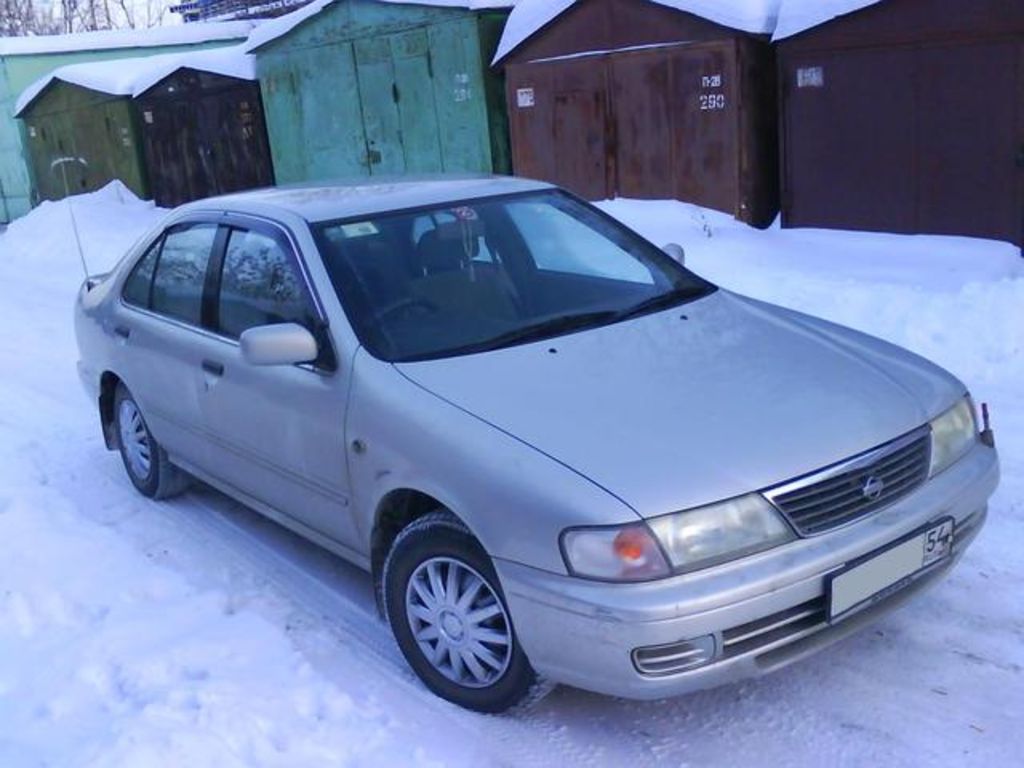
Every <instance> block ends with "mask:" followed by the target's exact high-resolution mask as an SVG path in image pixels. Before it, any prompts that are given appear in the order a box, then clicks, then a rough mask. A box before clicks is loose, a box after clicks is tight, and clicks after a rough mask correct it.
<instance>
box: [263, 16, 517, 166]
mask: <svg viewBox="0 0 1024 768" xmlns="http://www.w3.org/2000/svg"><path fill="white" fill-rule="evenodd" d="M511 4H512V3H511V2H508V3H502V2H500V0H482V1H481V2H474V1H473V0H466V2H464V3H462V4H461V5H462V6H463V7H455V6H458V5H459V4H458V3H452V2H450V0H449V2H445V3H441V2H440V0H439V2H438V4H437V5H433V4H431V3H429V2H415V0H412V1H410V2H408V3H394V2H374V1H373V0H317V1H316V2H314V3H312V4H311V5H308V6H306V7H305V8H303V9H301V10H299V11H296V12H294V13H290V14H288V15H287V16H283V17H280V18H278V19H274V20H272V21H269V22H266V23H264V24H262V25H261V26H260V27H259V28H258V29H256V30H255V31H254V32H253V34H252V35H251V36H250V38H249V42H248V44H247V46H246V50H248V51H249V52H251V53H254V54H255V56H256V72H257V76H258V78H259V81H260V86H261V90H262V94H263V104H264V112H265V114H266V120H267V131H268V133H269V137H270V146H271V153H272V156H273V161H274V172H275V175H276V178H277V181H278V182H279V183H284V182H295V181H309V180H315V179H327V178H336V177H346V176H347V177H353V176H368V175H378V174H380V175H389V174H403V173H431V172H441V171H463V172H508V171H509V169H510V167H511V162H510V158H509V148H508V120H507V116H506V111H505V98H504V82H503V80H502V78H501V76H500V75H499V74H497V73H493V72H491V71H490V70H489V68H488V64H489V62H490V60H491V57H492V56H493V54H494V51H495V49H496V47H497V43H498V39H499V38H500V36H501V31H502V28H503V25H504V22H505V20H506V18H507V16H508V12H507V10H506V9H505V8H496V7H495V6H504V5H508V6H511Z"/></svg>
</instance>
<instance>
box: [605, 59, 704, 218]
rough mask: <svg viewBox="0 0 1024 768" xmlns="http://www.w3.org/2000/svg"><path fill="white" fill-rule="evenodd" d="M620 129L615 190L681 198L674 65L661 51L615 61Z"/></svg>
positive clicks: (626, 194) (617, 130)
mask: <svg viewBox="0 0 1024 768" xmlns="http://www.w3.org/2000/svg"><path fill="white" fill-rule="evenodd" d="M609 63H610V65H611V72H612V88H613V103H614V118H613V122H614V125H615V144H614V152H615V169H616V184H615V191H616V193H617V194H619V195H621V196H623V197H637V198H648V199H666V198H671V197H673V196H674V194H675V188H674V187H675V185H674V183H673V182H674V179H675V177H676V176H677V175H678V174H680V173H681V172H682V169H681V168H680V167H679V165H678V163H674V162H673V159H674V158H673V149H674V147H673V141H672V133H673V131H672V129H673V114H672V113H673V108H674V107H677V106H679V105H680V102H683V101H685V98H684V99H678V98H673V96H674V95H678V93H679V92H678V91H677V92H676V93H675V94H674V93H673V88H672V83H671V77H670V74H671V67H672V64H673V63H674V62H672V61H670V60H669V58H668V57H667V56H665V55H664V54H660V53H654V54H652V53H636V54H632V55H630V54H625V55H621V56H612V57H610V59H609Z"/></svg>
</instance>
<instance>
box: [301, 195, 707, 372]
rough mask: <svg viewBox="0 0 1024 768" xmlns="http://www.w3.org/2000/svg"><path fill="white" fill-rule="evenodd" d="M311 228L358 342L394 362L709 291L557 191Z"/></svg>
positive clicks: (614, 316) (522, 338)
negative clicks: (358, 339)
mask: <svg viewBox="0 0 1024 768" xmlns="http://www.w3.org/2000/svg"><path fill="white" fill-rule="evenodd" d="M314 235H315V237H316V239H317V243H318V245H319V248H320V252H321V255H322V256H323V260H324V264H325V266H326V268H327V271H328V274H329V275H330V278H331V281H332V283H333V285H334V289H335V291H337V293H338V296H339V298H340V299H341V302H342V304H343V305H344V307H345V311H346V313H347V314H348V316H349V319H350V321H351V322H352V324H353V326H354V328H355V331H356V333H357V334H358V335H359V337H360V340H361V341H362V343H363V344H364V345H365V346H366V347H367V348H368V349H369V351H370V352H371V353H372V354H373V355H374V356H376V357H378V358H380V359H383V360H388V361H392V362H407V361H412V360H428V359H433V358H439V357H451V356H453V355H460V354H470V353H473V352H483V351H487V350H491V349H499V348H501V347H506V346H511V345H514V344H522V343H526V342H528V341H536V340H538V339H543V338H549V337H552V336H558V335H561V334H565V333H571V332H575V331H578V330H582V329H584V328H589V327H594V326H597V325H605V324H608V323H613V322H621V321H623V320H626V319H628V318H630V317H634V316H636V315H638V314H643V313H645V312H653V311H656V310H659V309H664V308H666V307H669V306H673V305H676V304H680V303H683V302H686V301H691V300H693V299H696V298H699V297H701V296H704V295H706V294H708V293H710V292H711V291H713V290H714V286H712V285H711V284H710V283H708V282H706V281H704V280H702V279H701V278H699V277H697V276H696V275H694V274H692V273H691V272H689V271H687V270H686V269H684V268H683V267H682V266H680V265H679V264H677V263H676V262H675V261H673V260H672V259H671V258H669V257H668V256H666V255H665V254H664V253H662V252H661V251H660V250H659V249H658V248H655V247H654V246H653V245H651V244H650V243H648V242H647V241H646V240H644V239H642V238H640V237H639V236H637V235H636V234H634V233H632V232H630V231H629V230H628V229H626V228H625V227H623V226H621V225H620V224H618V223H617V222H615V221H614V220H613V219H611V218H610V217H608V216H606V215H605V214H603V213H601V212H600V211H597V210H596V209H594V208H592V207H590V206H588V205H585V204H583V203H580V202H578V201H576V200H575V199H574V198H572V197H570V196H568V195H566V194H564V193H562V192H559V191H556V190H551V191H544V192H535V193H527V194H519V195H508V196H502V197H492V198H483V199H477V200H472V201H469V202H466V203H457V204H447V205H444V206H441V207H436V208H430V209H421V210H415V211H404V212H400V213H389V214H380V215H375V216H371V217H366V218H360V219H357V220H346V221H338V222H329V223H325V224H318V225H315V226H314Z"/></svg>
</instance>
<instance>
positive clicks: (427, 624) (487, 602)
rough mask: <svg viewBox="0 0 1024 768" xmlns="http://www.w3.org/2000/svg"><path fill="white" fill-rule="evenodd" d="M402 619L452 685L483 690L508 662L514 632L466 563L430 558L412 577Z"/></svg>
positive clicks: (487, 587) (490, 592)
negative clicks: (405, 619)
mask: <svg viewBox="0 0 1024 768" xmlns="http://www.w3.org/2000/svg"><path fill="white" fill-rule="evenodd" d="M405 614H406V616H407V618H408V619H409V627H410V629H412V634H413V637H414V638H415V639H416V642H417V644H418V645H419V647H420V650H421V651H422V652H423V656H424V658H426V660H427V661H429V662H430V664H431V665H432V666H433V667H434V669H436V670H437V671H438V672H440V673H441V674H442V675H444V676H445V677H446V678H448V679H449V680H451V681H452V682H455V683H458V684H459V685H464V686H466V687H467V688H485V687H487V686H488V685H491V684H492V683H494V682H495V681H496V680H498V679H499V678H500V677H501V676H502V675H503V674H505V670H506V669H508V665H509V662H510V661H511V659H512V630H511V626H510V624H509V620H508V616H507V615H506V614H505V608H504V607H503V606H502V604H501V601H500V600H499V599H498V596H497V594H495V592H494V590H493V589H491V585H490V584H488V583H487V581H486V580H485V579H484V578H483V577H482V576H481V575H480V574H479V573H477V572H476V571H475V570H473V569H472V568H470V567H469V566H468V565H466V564H465V563H462V562H459V561H458V560H453V559H451V558H449V557H433V558H431V559H429V560H426V561H424V562H422V563H420V565H419V567H418V568H416V570H415V571H413V574H412V576H411V577H410V579H409V584H408V586H407V587H406V590H405Z"/></svg>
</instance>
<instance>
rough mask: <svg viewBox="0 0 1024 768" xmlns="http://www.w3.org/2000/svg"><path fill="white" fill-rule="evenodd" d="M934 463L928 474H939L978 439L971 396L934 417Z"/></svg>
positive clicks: (932, 423) (930, 475)
mask: <svg viewBox="0 0 1024 768" xmlns="http://www.w3.org/2000/svg"><path fill="white" fill-rule="evenodd" d="M931 427H932V463H931V467H930V468H929V470H928V476H929V477H932V476H933V475H937V474H938V473H939V472H941V471H942V470H944V469H946V468H947V467H948V466H950V465H951V464H952V463H953V462H955V461H956V460H957V459H959V458H960V457H961V456H963V455H964V454H965V453H967V451H969V450H970V449H971V446H972V445H973V444H974V442H975V441H976V440H977V439H978V425H977V423H976V422H975V420H974V403H973V402H971V398H970V397H964V398H961V399H960V401H959V402H958V403H957V404H956V405H954V406H953V407H952V408H950V409H949V410H948V411H946V412H945V413H943V414H942V415H941V416H937V417H936V418H934V419H932V422H931Z"/></svg>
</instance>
